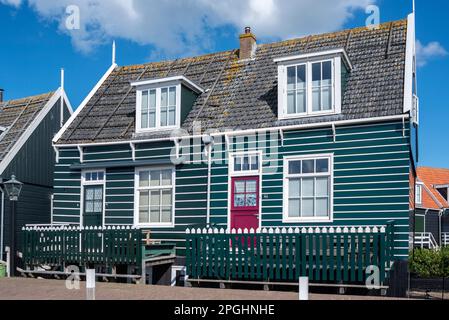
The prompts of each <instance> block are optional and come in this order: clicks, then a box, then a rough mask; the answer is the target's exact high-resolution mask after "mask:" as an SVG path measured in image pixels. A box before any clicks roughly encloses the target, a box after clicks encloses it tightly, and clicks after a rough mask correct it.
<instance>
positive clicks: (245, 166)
mask: <svg viewBox="0 0 449 320" xmlns="http://www.w3.org/2000/svg"><path fill="white" fill-rule="evenodd" d="M242 170H243V171H248V170H249V157H248V156H245V157H243V166H242Z"/></svg>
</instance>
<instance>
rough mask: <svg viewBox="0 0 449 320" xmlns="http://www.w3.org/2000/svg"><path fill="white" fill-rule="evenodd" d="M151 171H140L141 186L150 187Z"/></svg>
mask: <svg viewBox="0 0 449 320" xmlns="http://www.w3.org/2000/svg"><path fill="white" fill-rule="evenodd" d="M149 176H150V173H149V172H148V171H140V172H139V186H141V187H148V186H149V185H150V181H149Z"/></svg>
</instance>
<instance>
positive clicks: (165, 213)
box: [161, 207, 172, 223]
mask: <svg viewBox="0 0 449 320" xmlns="http://www.w3.org/2000/svg"><path fill="white" fill-rule="evenodd" d="M171 220H172V212H171V207H163V208H162V217H161V222H163V223H170V222H172V221H171Z"/></svg>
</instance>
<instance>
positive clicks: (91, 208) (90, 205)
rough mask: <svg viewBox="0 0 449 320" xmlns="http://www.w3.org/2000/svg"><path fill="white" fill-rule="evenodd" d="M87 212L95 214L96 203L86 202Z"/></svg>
mask: <svg viewBox="0 0 449 320" xmlns="http://www.w3.org/2000/svg"><path fill="white" fill-rule="evenodd" d="M86 212H87V213H92V212H94V203H93V202H92V201H86Z"/></svg>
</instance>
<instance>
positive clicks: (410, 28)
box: [404, 13, 416, 113]
mask: <svg viewBox="0 0 449 320" xmlns="http://www.w3.org/2000/svg"><path fill="white" fill-rule="evenodd" d="M415 70H416V39H415V14H414V13H411V14H409V15H408V18H407V46H406V52H405V80H404V113H406V112H409V111H411V110H412V109H413V74H414V73H415Z"/></svg>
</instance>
